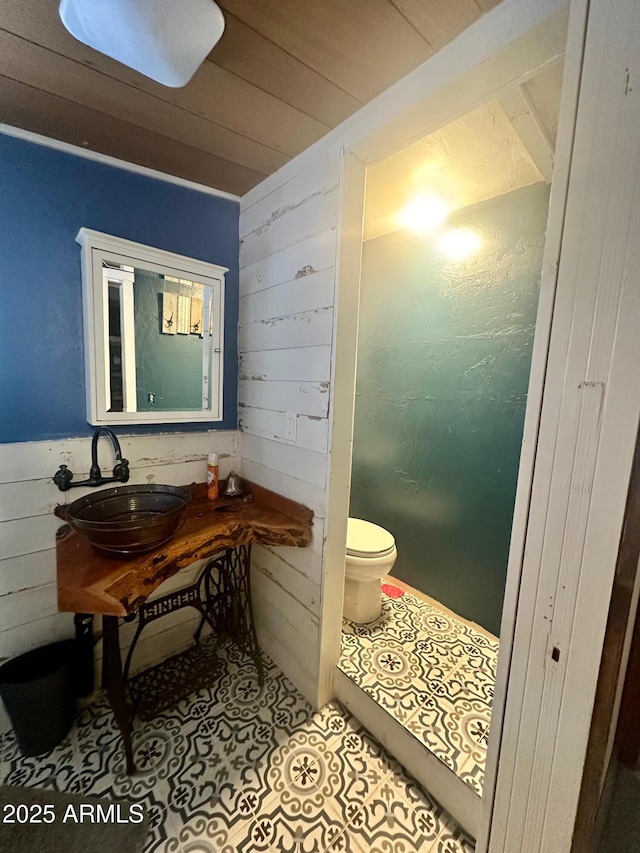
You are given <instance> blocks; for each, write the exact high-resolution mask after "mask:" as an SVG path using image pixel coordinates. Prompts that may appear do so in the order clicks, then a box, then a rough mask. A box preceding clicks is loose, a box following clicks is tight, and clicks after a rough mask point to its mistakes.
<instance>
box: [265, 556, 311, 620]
mask: <svg viewBox="0 0 640 853" xmlns="http://www.w3.org/2000/svg"><path fill="white" fill-rule="evenodd" d="M300 550H302V549H300ZM251 564H252V567H255V569H259V570H260V571H261V572H262V573H263V574H264V575H266V576H267V577H268V578H269V580H271V581H272V582H273V583H274V584H276V585H277V586H279V587H280V588H281V589H282V590H283V591H284V592H286V593H288V594H289V595H291V596H292V597H293V598H295V600H296V601H297V602H298V603H299V604H301V605H302V606H303V607H304V608H305V609H306V610H308V611H309V612H310V613H311V614H312V615H313V616H315V617H316V618H317V616H318V612H319V609H320V587H319V586H317V585H316V584H315V583H312V582H311V581H310V580H309V579H308V578H307V577H305V575H304V574H302V573H301V572H299V571H297V570H296V569H295V568H293V566H292V565H290V563H286V562H285V561H284V560H283V559H282V558H281V557H280V555H279V554H278V552H277V549H274V550H270V549H267V548H260V547H259V546H257V547H255V548H253V550H252V553H251ZM252 570H253V569H252Z"/></svg>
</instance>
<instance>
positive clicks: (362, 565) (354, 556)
mask: <svg viewBox="0 0 640 853" xmlns="http://www.w3.org/2000/svg"><path fill="white" fill-rule="evenodd" d="M397 555H398V552H397V551H396V542H395V539H394V538H393V536H392V535H391V534H390V533H389V531H388V530H385V529H384V527H379V526H378V525H377V524H372V523H371V522H370V521H364V520H363V519H361V518H350V519H349V522H348V525H347V554H346V560H345V582H344V611H343V612H344V616H345V618H347V619H350V620H351V621H352V622H357V623H359V624H363V623H365V622H373V620H374V619H377V618H378V616H379V615H380V611H381V610H382V596H381V591H380V582H381V580H382V578H383V577H384V576H385V575H388V574H389V573H390V572H391V569H392V568H393V564H394V563H395V561H396V557H397Z"/></svg>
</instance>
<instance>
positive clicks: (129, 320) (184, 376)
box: [76, 228, 227, 425]
mask: <svg viewBox="0 0 640 853" xmlns="http://www.w3.org/2000/svg"><path fill="white" fill-rule="evenodd" d="M76 240H77V242H78V243H80V245H81V247H82V277H83V307H84V329H85V364H86V381H87V420H88V421H89V423H90V424H93V425H100V424H127V423H130V424H145V423H147V424H149V423H178V422H183V423H184V422H191V421H216V420H221V419H222V376H223V369H222V368H223V330H224V317H223V306H224V274H225V273H226V272H227V269H226V268H225V267H219V266H217V265H215V264H208V263H205V262H204V261H198V260H195V259H194V258H186V257H183V256H181V255H176V254H173V253H172V252H165V251H163V250H161V249H154V248H152V247H151V246H143V245H141V244H139V243H133V242H131V241H129V240H122V239H120V238H118V237H113V236H111V235H108V234H101V233H100V232H97V231H90V230H89V229H87V228H81V229H80V231H79V232H78V235H77V237H76Z"/></svg>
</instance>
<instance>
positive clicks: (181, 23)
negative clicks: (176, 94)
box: [60, 0, 224, 88]
mask: <svg viewBox="0 0 640 853" xmlns="http://www.w3.org/2000/svg"><path fill="white" fill-rule="evenodd" d="M60 18H61V19H62V23H63V24H64V25H65V27H66V28H67V30H69V32H70V33H71V35H72V36H74V38H77V39H78V41H81V42H82V43H83V44H86V45H88V46H89V47H92V48H93V49H94V50H97V51H99V52H100V53H104V54H105V55H106V56H110V57H111V58H112V59H116V60H117V61H118V62H121V63H122V64H123V65H127V66H128V67H129V68H133V69H134V70H135V71H139V72H140V73H141V74H144V75H145V76H146V77H150V78H151V79H152V80H156V81H157V82H158V83H162V84H163V85H165V86H171V87H172V88H179V87H180V86H185V85H186V84H187V83H188V82H189V80H190V79H191V78H192V77H193V75H194V74H195V72H196V70H197V69H198V68H199V67H200V65H201V64H202V62H204V60H205V58H206V56H207V55H208V53H209V51H210V50H211V48H212V47H213V46H214V45H215V44H216V43H217V42H218V41H219V40H220V37H221V36H222V33H223V32H224V18H223V16H222V12H221V11H220V9H219V8H218V6H217V5H216V4H215V3H214V2H213V0H181V2H176V0H61V2H60Z"/></svg>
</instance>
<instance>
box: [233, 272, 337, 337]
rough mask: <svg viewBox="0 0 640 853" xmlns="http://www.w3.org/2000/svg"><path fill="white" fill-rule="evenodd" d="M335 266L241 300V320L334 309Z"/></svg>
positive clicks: (253, 320) (250, 321)
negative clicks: (317, 309)
mask: <svg viewBox="0 0 640 853" xmlns="http://www.w3.org/2000/svg"><path fill="white" fill-rule="evenodd" d="M334 276H335V271H334V269H333V268H329V269H326V270H323V271H322V272H317V273H313V274H312V275H306V276H303V277H301V278H296V279H294V280H293V281H287V282H285V283H284V284H278V285H275V286H274V287H269V288H268V289H267V290H260V291H258V293H252V294H251V295H250V296H243V297H241V299H240V323H241V324H245V323H254V322H256V321H258V320H268V319H271V318H272V317H287V316H289V315H290V314H302V313H303V312H304V311H312V310H313V309H314V308H331V307H332V306H333V302H334Z"/></svg>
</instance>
